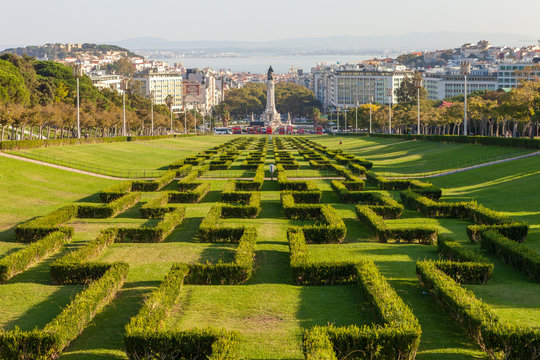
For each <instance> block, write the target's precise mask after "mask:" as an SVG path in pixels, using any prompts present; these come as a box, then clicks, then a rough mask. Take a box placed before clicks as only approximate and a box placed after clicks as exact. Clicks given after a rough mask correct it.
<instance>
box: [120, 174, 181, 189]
mask: <svg viewBox="0 0 540 360" xmlns="http://www.w3.org/2000/svg"><path fill="white" fill-rule="evenodd" d="M175 177H176V171H167V172H166V173H165V174H163V175H162V176H160V177H159V178H157V179H156V180H153V181H133V182H132V185H131V191H158V190H160V189H162V188H163V187H164V186H167V185H168V184H170V183H171V182H172V181H173V180H174V178H175Z"/></svg>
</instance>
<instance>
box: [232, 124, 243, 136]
mask: <svg viewBox="0 0 540 360" xmlns="http://www.w3.org/2000/svg"><path fill="white" fill-rule="evenodd" d="M232 133H233V134H242V128H241V127H240V126H233V127H232Z"/></svg>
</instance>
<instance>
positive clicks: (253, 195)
mask: <svg viewBox="0 0 540 360" xmlns="http://www.w3.org/2000/svg"><path fill="white" fill-rule="evenodd" d="M229 194H242V195H237V196H231V197H230V198H233V199H236V200H238V199H240V200H239V201H237V202H239V203H240V204H241V205H230V204H226V203H225V204H222V205H221V217H223V218H255V217H257V215H258V214H259V212H260V211H261V193H260V192H248V193H244V192H242V193H238V192H233V193H229ZM246 201H247V203H246Z"/></svg>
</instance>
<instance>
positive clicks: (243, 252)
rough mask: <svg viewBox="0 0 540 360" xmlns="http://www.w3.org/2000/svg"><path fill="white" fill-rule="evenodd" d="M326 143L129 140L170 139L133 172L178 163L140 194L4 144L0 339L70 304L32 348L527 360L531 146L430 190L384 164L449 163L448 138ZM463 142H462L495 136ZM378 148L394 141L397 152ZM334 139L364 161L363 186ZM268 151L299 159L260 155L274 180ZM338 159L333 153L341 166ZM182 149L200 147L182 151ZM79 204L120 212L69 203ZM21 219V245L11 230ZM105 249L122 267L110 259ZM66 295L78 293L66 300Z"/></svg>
mask: <svg viewBox="0 0 540 360" xmlns="http://www.w3.org/2000/svg"><path fill="white" fill-rule="evenodd" d="M201 139H207V140H208V141H207V142H206V144H205V145H204V146H200V147H195V146H192V145H193V144H195V143H196V142H199V141H202V140H201ZM341 139H342V140H343V141H342V142H343V144H339V141H340V138H339V137H337V136H318V137H311V136H303V137H295V136H279V135H273V136H272V140H271V141H269V137H268V136H226V135H224V136H204V137H203V136H200V137H189V138H171V139H158V140H145V141H144V142H143V143H142V144H140V146H139V148H137V149H136V148H135V147H134V148H130V149H131V150H132V151H139V152H141V153H143V152H145V151H150V152H152V149H154V148H155V149H160V150H159V151H161V150H164V149H162V148H166V149H169V150H170V151H172V152H173V155H171V156H170V157H169V158H167V159H166V161H165V160H163V159H156V162H155V163H153V164H152V165H149V169H153V170H155V171H159V176H162V175H164V174H166V173H167V172H168V171H169V165H172V166H171V169H170V170H171V172H173V173H174V172H175V171H176V174H174V175H175V176H174V177H173V178H172V179H171V181H170V182H169V183H168V184H164V185H163V186H162V187H160V186H161V184H162V183H160V184H158V186H157V188H156V187H155V186H156V185H150V184H151V183H153V182H154V181H156V182H157V181H159V180H158V177H159V176H156V177H153V178H152V180H147V179H145V180H142V179H141V180H140V181H141V183H142V184H143V185H140V186H143V187H148V188H147V189H141V188H138V189H137V188H133V183H134V182H135V181H133V180H130V181H114V180H108V179H100V178H93V177H89V176H84V175H81V174H75V173H70V172H67V171H63V170H59V169H53V168H50V167H45V166H40V165H37V164H31V163H25V162H22V161H18V160H15V159H6V158H0V169H2V170H4V169H5V171H1V172H0V182H1V183H2V185H3V186H2V187H0V204H1V205H2V209H3V211H2V212H0V239H1V240H2V241H1V242H0V254H1V256H2V257H1V258H0V275H1V276H2V281H3V283H2V284H1V285H0V301H1V302H2V305H3V306H2V309H1V310H0V323H1V326H2V329H3V330H4V332H3V334H4V335H6V338H5V339H7V340H6V341H11V342H12V343H13V342H15V341H18V339H20V337H19V338H17V337H10V338H9V339H8V337H7V334H9V336H23V337H25V336H28V334H38V335H39V334H44V332H45V330H47V331H48V330H52V329H53V324H60V322H62V323H64V320H65V319H72V317H71V316H72V315H69V317H66V316H67V315H66V314H77V316H76V318H77V321H71V320H69V321H67V322H66V323H68V324H71V323H73V324H76V326H77V330H76V331H71V330H72V329H71V328H70V329H68V330H67V328H65V329H64V327H63V326H62V327H56V325H55V326H54V329H55V330H54V331H55V334H61V335H62V339H65V340H66V341H65V342H64V340H62V342H58V343H57V344H59V346H57V347H56V348H55V350H54V354H52V353H51V356H44V357H43V358H52V357H55V356H56V355H57V354H58V353H60V359H78V358H80V359H83V358H84V359H86V358H92V359H94V358H96V359H116V360H118V359H140V358H144V356H148V357H154V358H155V357H159V358H165V357H167V356H170V355H171V353H172V352H175V353H176V354H181V355H178V356H179V357H181V356H184V357H186V358H195V357H197V356H198V357H205V358H207V357H210V358H232V359H238V358H243V359H261V360H262V359H276V360H277V359H288V360H292V359H295V360H296V359H306V358H307V359H321V358H328V359H346V358H347V359H349V358H354V356H357V357H358V358H371V357H373V358H376V357H377V356H379V357H383V358H388V359H394V358H400V357H401V358H409V359H413V358H416V359H419V360H426V359H473V358H487V357H489V356H502V353H501V351H506V355H507V357H508V358H520V359H521V358H531V356H530V355H531V354H532V353H534V351H537V350H536V346H537V345H535V344H537V339H538V328H540V311H539V310H538V303H540V294H539V293H538V283H537V282H536V280H535V275H534V274H535V271H536V270H535V269H537V261H536V256H537V255H538V251H540V231H539V228H538V225H537V224H539V223H540V215H539V214H538V208H539V207H540V200H539V199H538V197H537V196H536V193H537V192H538V190H539V189H538V184H540V178H539V177H540V174H538V170H537V169H538V167H540V158H538V159H537V158H536V157H532V158H528V159H522V160H516V161H512V162H508V163H504V164H498V165H493V166H489V167H485V168H482V169H477V170H471V171H467V172H463V173H459V174H453V175H448V176H441V177H436V178H432V179H430V180H429V183H431V184H428V185H425V183H427V182H426V181H423V180H420V182H418V180H417V181H415V182H411V179H399V180H401V181H399V182H396V183H394V184H392V183H391V186H390V185H389V184H388V182H392V181H394V180H395V179H392V178H393V177H394V176H392V177H390V176H385V175H384V173H385V172H389V171H391V172H394V173H399V172H400V169H403V170H407V171H410V172H417V173H419V172H422V171H423V170H422V169H423V168H424V167H425V168H426V169H428V170H429V169H438V168H445V164H443V162H444V161H445V158H444V154H445V151H448V153H451V152H452V151H453V152H454V153H455V154H456V157H457V158H458V159H459V158H460V157H461V158H463V159H464V158H465V155H466V152H465V151H461V150H460V148H458V147H457V146H461V145H462V144H438V143H437V144H436V145H435V144H434V143H429V146H431V148H432V151H433V153H434V154H437V155H438V156H439V157H438V158H437V157H434V156H432V155H431V153H430V152H428V151H427V147H424V145H422V143H423V142H422V141H414V142H411V141H409V142H406V143H402V142H401V141H400V140H398V139H386V138H376V139H374V138H370V137H362V138H359V137H355V138H352V137H343V138H341ZM201 144H202V143H201ZM94 145H98V144H94ZM99 145H103V146H105V145H106V144H99ZM448 145H450V147H448ZM466 145H467V151H468V153H469V154H470V153H471V152H473V153H476V154H480V153H482V152H485V153H487V154H493V153H496V152H497V151H498V150H497V151H496V149H493V148H494V147H492V146H487V145H483V146H480V145H472V144H471V145H469V144H466ZM394 146H397V147H400V149H401V150H400V151H396V152H393V151H392V147H394ZM372 147H378V148H375V149H369V148H372ZM63 148H69V146H64V147H63ZM186 149H188V150H186ZM191 149H193V151H192V150H191ZM415 149H417V150H418V153H415V151H416V150H415ZM441 149H443V150H444V151H443V150H441ZM508 149H509V150H510V151H512V150H513V149H511V148H508ZM100 154H101V152H97V153H96V155H95V158H96V161H100V159H99V157H100V156H101V155H100ZM282 154H283V155H282ZM285 154H286V155H285ZM350 154H352V155H354V156H355V157H356V158H363V159H366V160H367V161H370V162H373V168H372V169H371V170H368V171H367V173H368V174H369V175H373V176H371V177H370V179H368V180H369V181H366V179H365V176H366V175H364V172H363V170H362V169H360V168H358V169H356V168H355V167H354V166H353V165H354V164H357V163H354V162H352V161H353V157H351V156H350ZM368 154H369V156H368ZM280 155H282V157H286V158H288V159H291V158H292V159H293V160H294V161H296V162H297V163H298V165H299V169H292V170H287V169H285V168H284V167H283V166H281V165H276V170H277V178H276V177H274V179H273V180H271V178H270V176H269V175H270V173H269V172H268V171H269V164H272V163H276V156H277V157H280ZM304 155H308V157H309V160H311V159H313V160H316V159H318V160H320V159H324V161H328V162H329V164H330V166H331V169H328V170H316V169H313V167H312V166H311V165H310V164H309V160H307V159H306V157H305V156H304ZM132 156H133V157H134V158H136V157H137V155H136V154H134V155H132ZM338 156H343V157H344V158H345V159H347V160H348V162H347V163H342V164H339V163H338V161H337V160H336V157H338ZM441 156H442V157H441ZM91 157H92V156H89V157H88V158H91ZM186 157H197V158H201V159H202V162H200V165H191V164H186V163H185V162H184V159H185V158H186ZM418 157H426V158H427V159H428V160H426V161H424V160H421V161H420V160H418ZM232 158H234V160H232ZM248 158H249V159H250V160H251V159H253V160H257V162H258V165H257V167H256V168H252V169H242V168H241V166H242V163H243V162H244V161H246V160H247V159H248ZM221 159H224V160H226V161H232V163H231V167H230V168H229V169H228V170H216V171H213V170H212V171H211V170H209V165H210V162H211V161H213V160H221ZM338 159H339V158H338ZM390 161H392V162H393V164H394V167H391V166H390V165H391V164H390ZM396 164H397V165H396ZM359 166H360V165H359ZM362 167H363V166H362ZM158 169H161V170H158ZM179 172H181V173H179ZM220 172H222V173H221V174H220ZM265 173H266V175H265ZM228 174H230V175H228ZM302 174H306V175H305V176H302ZM399 174H401V175H403V174H407V172H406V171H404V172H403V173H399ZM399 174H398V175H399ZM218 175H221V176H218ZM274 175H276V174H274ZM369 175H368V176H369ZM310 176H313V178H311V179H308V180H306V178H308V177H310ZM295 177H301V178H296V179H295ZM375 177H376V178H375ZM21 178H24V179H27V181H25V182H21V181H20V179H21ZM381 178H383V179H381ZM167 181H168V179H167ZM419 183H420V184H419ZM150 187H152V188H150ZM154 189H155V190H154ZM516 189H519V191H516ZM143 190H151V191H143ZM345 190H346V191H345ZM195 191H196V193H195ZM180 193H182V195H178V194H180ZM175 196H177V199H176V200H182V203H177V202H175V201H174V200H175V199H174V197H175ZM135 199H137V202H135ZM124 200H126V204H127V205H126V206H125V207H124V206H123V205H122V204H124ZM127 200H129V201H127ZM116 201H118V205H119V206H118V207H116V205H114V204H115V202H116ZM132 201H133V202H132ZM111 203H113V204H112V205H111ZM448 204H449V205H448ZM452 204H454V205H452ZM460 204H461V205H460ZM463 204H465V205H463ZM404 205H405V206H404ZM86 206H89V208H90V207H92V209H91V211H98V212H100V213H104V212H105V207H107V206H111V207H115V208H116V209H119V212H117V211H116V210H115V211H114V213H116V212H117V213H116V214H115V215H114V216H112V217H100V218H95V217H92V218H86V217H85V218H81V217H78V209H79V208H81V209H82V208H83V207H86ZM357 207H361V208H362V209H364V210H363V211H365V212H366V213H367V212H368V211H369V214H370V219H371V220H372V222H366V223H364V222H363V221H360V219H359V218H358V215H357V213H356V211H357ZM88 211H89V212H90V210H88ZM107 211H109V213H111V214H112V213H113V212H110V210H107ZM107 215H108V214H107ZM454 215H456V216H454ZM240 216H242V217H240ZM244 216H245V217H244ZM372 223H373V224H375V225H380V226H382V229H383V230H384V231H385V232H386V233H385V234H386V235H388V236H390V235H393V236H395V234H396V233H398V231H397V230H400V231H404V232H406V234H413V235H414V236H412V235H411V236H409V235H407V238H406V239H403V238H400V237H398V238H400V243H393V242H379V241H378V239H377V235H376V232H375V231H373V230H372V225H371V224H372ZM28 224H30V225H31V226H28ZM19 225H21V226H20V229H19V230H17V227H18V226H19ZM425 228H429V229H432V230H434V231H435V232H436V234H437V235H436V236H435V238H434V241H433V244H432V245H430V244H424V243H420V241H419V240H420V239H418V238H417V237H418V234H419V233H420V232H419V230H421V229H425ZM379 230H381V229H380V228H379ZM17 232H19V233H20V235H21V238H20V240H23V239H26V240H25V242H22V241H15V240H16V237H15V234H16V233H17ZM431 234H433V233H431ZM400 235H401V234H400ZM411 238H412V239H413V242H409V239H411ZM388 240H392V238H391V237H390V238H389V239H388ZM422 242H424V241H422ZM425 242H428V241H425ZM429 242H431V241H429ZM417 263H418V266H419V268H420V267H422V266H423V269H427V270H426V271H424V272H423V273H425V274H426V275H425V276H424V275H422V273H421V272H420V270H419V272H418V273H417ZM114 264H118V267H114V269H118V273H116V274H117V275H118V276H116V275H114V276H112V273H111V272H110V271H112V269H113V266H116V265H114ZM122 264H123V265H122ZM422 264H425V265H422ZM127 266H129V268H127ZM124 268H125V269H126V270H128V271H127V272H126V273H125V274H124V273H122V271H123V270H122V269H124ZM106 274H111V277H109V275H106ZM124 275H126V276H124ZM419 278H420V280H422V282H421V281H419ZM424 278H425V281H424ZM122 279H124V280H122ZM122 281H123V283H122ZM105 282H107V285H105ZM120 283H122V285H121V286H120ZM94 284H103V286H104V287H103V288H102V287H101V286H99V289H98V288H97V287H95V286H93V285H94ZM88 291H90V293H89V292H88ZM98 293H99V295H97V294H98ZM84 294H87V295H84ZM90 294H96V297H95V298H94V297H92V299H98V300H99V301H98V302H99V304H98V305H99V306H98V308H99V309H98V310H97V311H96V308H94V309H88V308H87V307H84V306H86V305H84V306H83V304H90V303H93V304H96V303H95V302H92V301H90V300H88V299H90V298H88V297H87V296H93V295H90ZM430 294H433V295H430ZM452 294H454V295H455V294H457V296H453V295H452ZM81 296H83V298H80V297H81ZM102 296H103V297H102ZM447 296H448V297H447ZM433 297H435V298H441V299H442V300H443V302H441V303H439V302H438V301H435V300H434V299H433ZM105 298H106V300H104V299H105ZM79 299H80V300H79ZM101 299H103V302H101ZM87 300H88V301H87ZM458 300H459V301H458ZM461 300H463V301H461ZM74 303H76V304H79V305H81V306H82V307H81V306H77V307H76V309H78V310H77V311H75V307H73V306H72V305H70V304H74ZM464 309H468V310H467V311H469V310H470V311H469V312H467V313H466V312H464ZM474 309H481V316H482V319H484V321H485V322H484V323H483V324H482V326H483V327H482V329H481V330H480V331H483V332H482V333H481V334H482V339H483V342H479V341H478V339H479V337H478V336H476V337H475V336H470V335H469V334H473V335H474V334H478V333H479V332H475V329H477V328H474V327H471V326H470V324H472V321H473V320H474V321H475V319H478V317H477V314H479V313H478V312H476V310H474ZM66 311H68V312H67V313H66ZM72 311H73V312H72ZM79 311H80V312H81V313H84V314H93V317H92V318H91V319H90V318H88V317H85V316H86V315H85V316H80V313H79ZM484 315H486V316H485V317H484ZM456 319H460V320H459V321H458V320H456ZM494 319H496V320H494ZM330 324H331V325H330ZM441 324H443V325H444V326H442V325H441ZM490 324H495V327H496V329H498V330H497V331H498V332H494V331H493V328H494V327H493V326H491V325H490ZM16 327H19V328H20V330H16ZM464 328H465V331H464V330H463V329H464ZM33 329H37V330H36V332H34V331H33ZM64 330H65V331H64ZM499 330H500V331H499ZM17 331H19V332H18V333H17ZM489 331H491V332H489ZM16 334H20V335H16ZM47 334H50V332H47ZM36 336H37V335H36ZM486 337H489V339H487V338H486ZM47 339H49V338H47ZM383 339H384V342H383ZM510 339H511V342H509V341H510ZM62 344H67V346H64V347H62V346H63V345H62ZM155 344H158V345H155ZM61 347H62V350H57V349H60V348H61ZM9 349H10V350H9V351H12V352H11V353H9V354H8V353H3V354H2V356H0V357H2V358H7V359H10V358H13V359H18V358H20V356H21V354H20V349H19V350H17V348H16V347H10V348H9ZM377 349H378V355H375V354H374V353H373V351H377ZM17 351H19V353H16V352H17ZM5 354H7V355H5ZM144 354H146V355H144Z"/></svg>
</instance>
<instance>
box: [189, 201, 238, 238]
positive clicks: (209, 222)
mask: <svg viewBox="0 0 540 360" xmlns="http://www.w3.org/2000/svg"><path fill="white" fill-rule="evenodd" d="M220 218H221V206H220V205H215V206H213V207H212V208H211V209H210V211H209V212H208V214H207V215H206V217H205V218H204V219H203V221H201V224H200V225H199V240H200V241H202V242H222V243H237V242H239V241H240V238H241V237H242V235H243V234H244V226H241V225H240V226H235V225H219V224H218V222H219V219H220Z"/></svg>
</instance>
